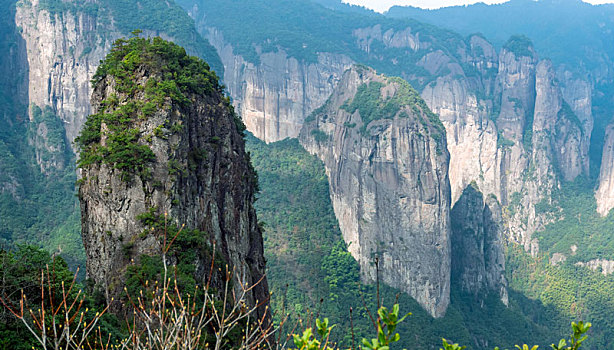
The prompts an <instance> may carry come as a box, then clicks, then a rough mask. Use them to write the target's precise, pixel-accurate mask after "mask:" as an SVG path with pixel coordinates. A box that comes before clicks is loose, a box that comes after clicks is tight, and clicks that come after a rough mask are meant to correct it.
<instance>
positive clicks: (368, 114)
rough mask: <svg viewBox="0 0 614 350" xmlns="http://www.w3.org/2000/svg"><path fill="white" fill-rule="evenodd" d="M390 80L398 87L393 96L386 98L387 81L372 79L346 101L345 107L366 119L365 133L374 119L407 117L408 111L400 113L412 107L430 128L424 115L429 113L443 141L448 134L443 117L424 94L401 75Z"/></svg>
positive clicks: (430, 119) (437, 138) (428, 116)
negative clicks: (425, 98) (430, 104)
mask: <svg viewBox="0 0 614 350" xmlns="http://www.w3.org/2000/svg"><path fill="white" fill-rule="evenodd" d="M387 83H389V84H394V85H395V87H396V88H397V89H396V91H395V93H394V95H393V96H391V97H388V98H384V97H383V96H382V92H381V89H382V88H383V87H384V86H385V85H386V84H384V83H381V82H377V81H371V82H369V83H368V84H362V85H361V86H359V87H358V90H357V92H356V95H354V98H353V99H352V100H351V101H346V102H345V103H344V104H343V105H342V106H341V108H342V109H344V110H345V111H347V112H348V113H351V114H354V113H355V112H356V111H358V112H359V113H360V117H361V118H362V122H363V125H362V127H361V129H360V130H361V132H362V133H363V134H364V133H365V132H366V130H367V128H368V125H369V123H371V122H372V121H374V120H380V119H393V118H394V117H395V116H397V115H399V117H404V118H407V117H408V115H407V112H404V115H400V113H399V112H400V111H401V109H402V108H405V107H408V108H411V109H412V111H413V113H414V114H415V115H416V116H417V117H418V118H420V119H421V121H422V123H423V124H425V125H424V126H425V127H427V128H428V124H427V123H426V121H425V120H424V119H423V115H426V117H427V118H428V121H429V123H430V125H432V126H433V128H434V131H435V135H434V137H435V138H436V140H437V141H438V142H441V137H442V136H443V135H445V128H444V126H443V124H442V123H441V121H440V120H439V117H438V116H437V115H436V114H435V113H433V112H431V110H430V109H429V108H428V106H427V105H426V103H425V102H424V100H423V99H422V98H421V97H420V94H418V92H417V91H416V90H414V88H412V87H411V85H410V84H409V83H408V82H406V81H405V80H403V79H401V78H394V77H391V78H387Z"/></svg>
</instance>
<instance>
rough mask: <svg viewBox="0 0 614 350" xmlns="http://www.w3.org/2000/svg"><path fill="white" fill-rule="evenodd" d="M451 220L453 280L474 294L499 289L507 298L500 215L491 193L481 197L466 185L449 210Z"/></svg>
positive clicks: (506, 302)
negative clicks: (486, 196)
mask: <svg viewBox="0 0 614 350" xmlns="http://www.w3.org/2000/svg"><path fill="white" fill-rule="evenodd" d="M450 219H451V222H452V234H451V239H450V241H451V245H452V283H457V285H459V286H460V287H461V289H463V290H464V291H467V292H469V293H471V294H473V295H474V296H476V297H478V296H480V295H484V294H488V293H490V292H495V293H498V294H499V296H500V298H501V300H502V301H503V303H504V304H505V305H507V304H508V302H509V297H508V293H507V280H506V279H505V255H504V249H503V240H504V237H503V218H502V217H501V206H500V205H499V203H498V201H497V199H496V198H494V196H492V195H491V196H489V197H488V198H486V200H484V198H483V196H482V193H481V192H480V191H479V189H478V188H477V186H476V185H475V183H474V184H472V185H469V186H468V187H467V188H466V189H465V190H464V191H463V193H462V195H461V197H460V198H459V200H458V201H457V202H456V204H455V205H454V208H452V211H451V212H450Z"/></svg>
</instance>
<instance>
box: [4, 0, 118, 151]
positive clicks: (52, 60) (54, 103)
mask: <svg viewBox="0 0 614 350" xmlns="http://www.w3.org/2000/svg"><path fill="white" fill-rule="evenodd" d="M15 22H16V24H17V26H19V27H21V28H22V29H23V32H22V36H23V39H24V41H25V44H26V51H27V57H26V58H27V66H28V67H29V68H28V72H27V74H28V76H29V78H28V81H29V91H28V98H29V102H30V104H35V105H37V106H39V107H41V108H45V106H49V107H51V108H52V109H53V111H54V112H55V113H56V114H57V116H58V117H60V119H61V120H62V121H63V122H64V124H65V128H66V138H67V140H68V141H69V142H72V141H73V140H74V139H75V137H76V136H77V134H78V133H79V131H80V130H81V127H82V125H83V122H84V121H85V116H87V115H89V114H90V112H91V109H90V108H91V107H90V96H91V93H92V90H91V86H90V79H91V78H92V76H93V75H94V73H95V71H96V68H97V67H98V64H99V62H100V60H101V59H103V58H104V55H105V53H106V52H107V51H108V50H109V49H110V47H111V43H112V42H113V41H112V40H114V39H115V38H117V37H119V33H116V32H115V31H114V30H113V28H108V27H105V28H104V30H105V32H106V33H108V35H107V37H106V39H105V38H102V37H100V36H99V35H98V34H97V33H98V29H99V24H98V23H97V20H96V18H95V17H92V16H91V15H88V14H84V13H81V12H77V13H72V12H68V13H65V14H62V13H57V14H54V15H51V14H50V13H49V12H48V11H47V10H45V9H43V8H42V7H41V6H40V5H39V0H32V1H27V2H26V1H22V2H20V5H19V6H18V7H17V13H16V16H15ZM30 117H31V118H32V116H30Z"/></svg>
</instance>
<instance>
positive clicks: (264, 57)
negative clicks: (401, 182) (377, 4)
mask: <svg viewBox="0 0 614 350" xmlns="http://www.w3.org/2000/svg"><path fill="white" fill-rule="evenodd" d="M184 3H186V6H187V8H189V10H190V12H191V15H192V16H193V17H194V18H196V19H197V23H198V24H199V28H200V30H201V32H205V33H207V35H208V37H209V39H210V40H211V41H212V42H214V43H215V46H216V48H217V49H218V50H219V51H220V52H223V53H222V54H221V55H222V56H223V61H224V64H225V67H226V71H225V72H226V73H225V80H226V82H227V84H228V85H229V86H230V89H229V90H230V92H231V95H232V96H233V98H234V104H235V106H237V107H238V109H239V110H241V113H242V115H243V116H244V118H245V119H246V124H247V126H248V129H250V131H253V132H254V133H255V135H256V136H257V137H260V138H262V139H264V140H266V141H275V140H278V139H281V138H283V137H286V136H290V137H291V136H293V135H294V134H293V133H292V132H282V133H280V132H278V131H275V135H274V137H272V136H271V133H270V132H268V131H266V130H281V129H282V128H286V129H287V130H289V129H290V128H293V129H294V130H298V128H300V125H301V124H302V122H303V120H304V119H305V118H306V117H307V116H308V115H309V112H311V111H312V110H314V109H315V108H316V107H318V103H323V101H325V99H326V98H327V97H328V94H329V93H330V91H331V90H332V88H334V85H335V84H336V82H337V80H338V79H337V78H336V77H338V76H339V74H340V72H341V71H342V70H343V68H345V66H346V65H347V64H349V63H351V60H349V59H347V58H344V59H340V58H339V57H344V56H341V55H338V54H337V55H335V54H332V53H330V52H329V53H326V50H324V49H323V50H320V51H317V52H320V53H319V59H318V61H317V63H312V65H311V66H310V67H314V69H316V70H317V71H318V72H326V73H325V74H324V76H325V75H328V74H330V73H332V75H331V76H332V77H335V78H334V79H330V80H328V81H329V82H331V84H328V85H326V87H325V88H323V85H322V84H321V82H322V81H324V79H312V78H306V76H305V75H297V74H294V73H288V72H295V71H298V72H302V71H305V70H308V69H306V68H305V67H307V66H305V63H303V65H302V66H301V63H300V62H304V61H301V60H300V59H296V58H293V57H292V56H289V54H287V52H293V53H294V54H296V52H297V51H296V50H299V51H300V49H297V48H296V47H292V48H288V49H286V48H285V47H284V46H283V45H279V44H277V49H276V50H271V49H270V48H268V49H264V48H263V47H268V46H267V45H269V46H270V45H272V43H279V40H276V39H275V38H276V37H275V35H276V32H274V29H271V31H272V33H271V36H270V37H268V39H266V38H267V37H266V35H263V34H262V33H260V32H261V31H263V30H264V31H265V32H266V28H263V27H261V26H256V29H257V30H258V31H259V34H258V35H255V37H256V38H258V39H257V41H254V42H251V43H246V42H243V41H238V42H227V41H225V40H224V39H223V38H224V36H226V37H227V38H228V37H231V38H234V40H235V41H237V40H240V39H237V36H236V35H233V32H232V30H233V29H232V27H230V26H229V25H228V23H226V22H224V21H216V20H215V19H212V16H219V15H221V14H222V12H220V11H218V10H216V6H211V5H206V4H202V3H200V2H194V1H184ZM195 3H197V5H194V4H195ZM188 4H191V5H188ZM254 6H256V5H254ZM223 7H224V8H225V9H226V10H228V9H231V8H233V7H232V5H226V4H225V5H224V6H223ZM256 8H258V9H259V10H260V11H265V13H266V11H267V10H265V9H263V8H260V7H256ZM205 9H206V11H207V13H205ZM286 10H288V9H284V10H281V11H286ZM314 11H315V10H314ZM207 16H208V17H207ZM339 16H340V17H339V18H337V19H336V20H337V21H341V22H343V21H344V20H345V19H344V18H342V17H343V16H341V15H339ZM365 22H369V21H367V20H365ZM374 22H377V21H374ZM216 25H217V26H218V27H216ZM276 25H277V24H276ZM345 25H346V27H344V29H345V30H346V31H348V33H343V34H340V35H339V36H338V40H339V42H337V43H336V45H337V47H343V48H344V50H345V53H346V54H347V55H348V57H351V58H352V60H356V61H361V62H368V63H369V64H372V65H373V66H374V67H375V68H376V69H379V70H380V71H382V72H394V74H395V75H399V76H401V77H403V78H404V79H406V80H408V81H410V82H412V84H415V86H417V87H419V88H420V90H421V96H422V97H423V98H424V100H425V101H426V103H427V104H428V106H429V108H430V109H431V110H432V111H434V112H435V113H436V114H438V115H439V116H440V117H441V121H442V122H443V124H444V126H445V128H446V131H447V133H446V134H447V143H448V147H449V151H450V173H449V174H450V183H451V191H452V196H451V198H452V203H455V202H456V201H457V200H458V198H459V197H460V195H461V193H462V191H463V190H464V189H465V188H466V187H467V186H468V185H469V184H470V183H471V182H473V181H475V182H476V183H477V184H478V185H479V187H480V189H482V190H483V191H484V193H485V194H493V195H495V196H496V197H497V199H498V200H499V201H500V202H501V203H502V205H503V206H505V207H509V208H510V211H509V215H507V214H506V219H505V221H506V224H507V223H509V224H508V225H506V226H507V227H508V229H507V231H508V233H509V234H508V236H509V237H510V238H511V239H512V240H514V241H517V242H519V243H521V244H523V245H524V246H525V247H526V248H527V249H528V250H531V251H533V252H534V253H536V252H537V243H536V241H535V240H534V239H533V237H532V236H533V232H535V231H536V230H538V229H540V228H541V227H543V224H544V223H546V222H548V220H549V218H547V217H540V216H539V215H536V214H535V210H534V206H535V205H536V204H537V203H539V202H540V201H542V200H543V199H544V198H547V197H548V196H549V193H550V191H551V189H552V188H555V187H556V186H558V182H559V181H572V180H574V179H575V178H577V177H578V176H580V175H583V174H584V175H586V174H587V173H588V148H589V143H590V135H591V131H592V122H593V121H592V115H591V112H590V104H591V98H590V94H591V89H590V86H589V84H588V83H587V82H586V81H584V80H582V79H579V78H578V77H575V76H573V75H570V74H569V73H568V72H566V71H565V70H564V69H561V70H560V72H559V74H558V80H557V79H556V78H555V70H554V67H552V65H551V64H550V63H549V62H548V61H545V60H540V59H539V58H538V55H537V53H536V52H535V51H534V49H533V47H532V44H531V42H530V41H529V40H528V39H527V38H525V37H517V36H515V37H512V38H511V39H510V40H509V42H508V43H506V45H505V46H504V48H503V49H502V50H501V51H500V52H497V50H495V48H494V47H493V46H492V45H491V44H490V43H489V42H488V41H486V40H485V39H484V38H483V37H481V36H479V35H473V36H471V37H469V38H468V39H464V40H463V39H462V38H458V37H455V36H454V34H452V33H442V32H437V33H436V32H433V31H431V30H430V29H431V28H427V27H425V26H423V25H421V24H419V23H413V22H412V23H410V24H408V25H407V26H406V27H403V26H401V25H398V23H397V24H396V25H393V26H386V25H384V23H383V22H382V23H381V24H377V23H375V24H373V25H368V26H360V25H355V24H353V23H351V24H350V23H345ZM272 28H277V27H275V26H273V27H272ZM256 29H255V30H256ZM226 34H228V35H226ZM315 35H319V33H318V34H315ZM334 39H337V37H335V38H334ZM267 40H269V41H267ZM322 40H323V41H325V43H323V44H322V47H323V48H324V47H326V48H327V49H329V50H330V44H331V41H332V40H333V39H331V38H329V37H328V36H325V37H322ZM304 42H305V44H303V48H305V46H306V45H307V46H308V45H314V44H315V45H317V43H314V42H313V41H310V38H304ZM246 45H251V46H252V47H255V48H256V49H255V55H256V56H257V59H254V58H253V57H251V58H250V60H251V62H252V63H250V62H247V60H246V59H244V58H243V57H241V56H240V55H237V54H236V53H234V52H233V50H232V49H233V47H239V48H242V52H251V51H249V50H247V51H246V50H245V47H246ZM258 48H260V49H258ZM335 52H343V50H341V49H340V50H339V51H335ZM274 57H275V58H274ZM325 57H328V58H326V59H325ZM334 57H336V59H333V58H334ZM297 67H298V68H297ZM300 67H303V68H300ZM538 68H539V69H538ZM265 76H268V78H266V80H267V81H269V82H273V83H271V84H269V85H267V84H266V83H264V77H265ZM289 76H294V77H297V78H296V79H295V78H291V79H288V78H287V77H289ZM259 77H262V78H259ZM538 79H539V81H538ZM558 81H561V83H559V82H558ZM239 82H240V84H239ZM548 84H552V87H550V86H548ZM310 85H311V87H310ZM294 86H295V87H300V89H299V91H300V90H305V91H310V96H311V101H312V102H313V103H305V101H304V99H303V98H302V97H301V96H302V95H301V94H296V93H290V92H289V91H291V89H290V88H289V87H294ZM288 96H298V98H294V99H292V98H288ZM538 99H540V101H538ZM267 101H268V102H267ZM279 101H285V102H284V103H281V104H280V103H278V102H279ZM538 103H539V105H537V104H538ZM271 106H273V108H272V109H271ZM280 106H281V107H280ZM306 106H307V107H306ZM536 108H537V109H538V110H536ZM536 113H537V114H536ZM546 117H547V118H546ZM536 118H537V119H538V120H537V123H536ZM540 118H541V119H542V120H544V123H542V124H540V123H541V122H540ZM544 118H546V119H547V120H546V119H544ZM548 118H549V119H548ZM250 120H257V122H254V123H252V122H251V121H250ZM578 120H579V123H578V122H577V121H578ZM555 121H557V122H555ZM559 121H560V123H559ZM533 190H538V192H537V193H533V192H532V191H533Z"/></svg>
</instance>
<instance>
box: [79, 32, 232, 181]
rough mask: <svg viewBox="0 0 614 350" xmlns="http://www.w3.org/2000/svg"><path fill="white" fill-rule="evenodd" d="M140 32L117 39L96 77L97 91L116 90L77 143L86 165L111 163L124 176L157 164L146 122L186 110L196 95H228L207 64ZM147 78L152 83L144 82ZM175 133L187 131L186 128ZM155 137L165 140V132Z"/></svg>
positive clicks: (92, 119) (86, 127)
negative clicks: (161, 114)
mask: <svg viewBox="0 0 614 350" xmlns="http://www.w3.org/2000/svg"><path fill="white" fill-rule="evenodd" d="M135 34H136V36H134V37H132V38H130V39H119V40H117V41H116V42H115V43H114V44H113V48H112V50H111V53H109V55H108V56H107V57H106V59H105V60H104V61H103V62H102V63H101V65H100V66H99V67H98V70H97V71H96V74H95V75H94V77H93V79H92V84H93V85H94V88H95V89H101V88H102V85H103V84H111V83H112V84H113V87H114V90H115V92H114V93H112V94H111V95H110V96H108V97H107V98H106V99H105V100H103V101H102V102H101V103H100V108H99V110H98V113H96V114H93V115H91V116H89V117H88V119H87V121H86V123H85V126H84V128H83V130H82V131H81V134H80V135H79V137H78V138H77V139H76V140H75V142H76V144H77V146H78V147H79V150H80V151H81V153H80V158H79V166H80V167H82V168H83V167H88V166H90V165H92V164H100V163H105V164H109V165H111V166H113V167H114V168H115V169H117V170H118V171H120V172H122V176H123V177H124V178H130V176H131V175H133V174H135V173H140V172H142V171H143V170H144V169H145V167H146V166H147V164H149V163H151V162H153V161H154V160H155V155H154V154H153V152H152V151H151V149H150V147H149V146H148V145H147V144H146V141H147V139H143V137H142V136H143V135H141V131H140V129H139V125H140V123H141V122H142V121H143V120H145V119H147V118H148V117H150V116H151V115H153V114H154V113H155V112H156V111H157V110H162V109H168V108H171V106H176V107H177V108H182V107H186V106H187V105H188V104H190V101H191V100H190V97H191V96H192V95H195V94H196V95H207V94H211V93H214V92H218V93H221V92H222V87H221V86H220V84H219V82H218V78H217V76H216V75H215V73H214V72H212V71H211V70H210V68H209V65H208V64H207V63H206V62H204V61H203V60H201V59H198V58H196V57H193V56H189V55H187V53H186V51H185V49H183V48H182V47H180V46H178V45H176V44H174V43H172V42H169V41H166V40H163V39H161V38H158V37H156V38H153V39H145V38H141V37H138V34H139V33H138V32H135ZM143 78H146V82H145V83H140V81H143ZM139 79H140V80H139ZM103 125H104V126H105V128H106V129H105V128H103ZM160 127H161V126H160ZM170 127H171V129H172V126H170ZM103 129H105V131H103ZM175 129H176V130H181V126H177V127H175ZM175 129H173V130H175ZM156 130H157V129H156ZM103 132H104V138H105V144H104V145H103V144H102V143H101V141H102V138H103ZM154 134H155V136H156V137H163V136H164V135H162V132H160V133H156V132H155V133H154Z"/></svg>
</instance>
